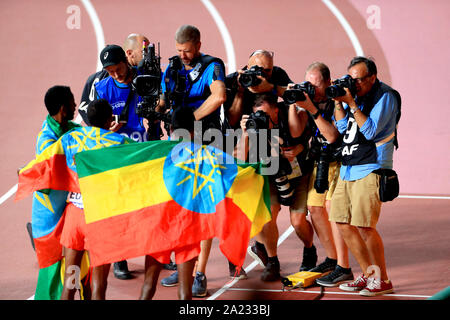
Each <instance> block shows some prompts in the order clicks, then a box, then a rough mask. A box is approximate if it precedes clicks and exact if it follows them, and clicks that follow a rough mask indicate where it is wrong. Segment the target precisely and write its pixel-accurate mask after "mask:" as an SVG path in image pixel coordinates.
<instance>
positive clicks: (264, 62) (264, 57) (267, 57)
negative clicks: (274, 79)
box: [247, 50, 273, 79]
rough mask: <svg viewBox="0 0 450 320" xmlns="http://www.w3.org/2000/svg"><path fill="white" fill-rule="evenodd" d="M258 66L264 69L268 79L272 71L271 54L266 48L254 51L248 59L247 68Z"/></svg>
mask: <svg viewBox="0 0 450 320" xmlns="http://www.w3.org/2000/svg"><path fill="white" fill-rule="evenodd" d="M253 66H258V67H261V68H263V69H264V73H265V75H266V78H267V79H270V77H271V76H272V71H273V54H272V53H271V52H270V51H266V50H257V51H255V52H254V53H253V54H252V55H251V56H250V58H249V59H248V64H247V68H249V69H250V68H251V67H253Z"/></svg>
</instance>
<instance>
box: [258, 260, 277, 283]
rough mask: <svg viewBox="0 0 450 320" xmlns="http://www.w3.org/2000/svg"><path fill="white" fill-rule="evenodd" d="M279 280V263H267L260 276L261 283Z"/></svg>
mask: <svg viewBox="0 0 450 320" xmlns="http://www.w3.org/2000/svg"><path fill="white" fill-rule="evenodd" d="M279 279H280V263H279V262H273V261H269V262H267V265H266V267H265V268H264V270H263V272H262V274H261V280H262V281H277V280H279Z"/></svg>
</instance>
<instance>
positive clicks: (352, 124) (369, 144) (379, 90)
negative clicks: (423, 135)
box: [342, 79, 401, 166]
mask: <svg viewBox="0 0 450 320" xmlns="http://www.w3.org/2000/svg"><path fill="white" fill-rule="evenodd" d="M387 92H391V93H392V94H393V95H394V97H395V98H396V100H397V103H398V114H397V119H396V123H398V122H399V120H400V116H401V112H400V107H401V97H400V94H399V93H398V92H397V91H396V90H394V89H393V88H391V87H389V86H388V85H386V84H384V83H382V82H380V81H379V80H378V79H377V80H376V81H375V83H374V85H373V87H372V89H371V90H370V91H369V93H367V94H366V95H365V96H364V97H362V98H357V99H356V100H355V102H356V104H357V105H358V106H362V108H361V112H362V113H364V114H365V115H366V116H367V117H369V115H370V112H371V111H372V109H373V107H374V106H375V105H376V104H377V102H378V101H379V100H380V99H381V97H382V96H383V95H384V94H385V93H387ZM348 115H349V118H348V124H347V130H346V132H345V135H344V138H343V142H342V146H343V149H342V164H343V165H346V166H349V165H360V164H369V163H377V148H376V144H375V142H374V141H373V140H367V139H366V138H365V137H364V135H363V134H362V133H361V132H360V130H359V126H358V125H357V123H356V120H355V117H354V115H353V114H352V113H351V112H350V111H348ZM355 131H356V134H355ZM349 139H350V140H349ZM394 145H395V146H396V147H397V148H398V142H397V129H395V137H394Z"/></svg>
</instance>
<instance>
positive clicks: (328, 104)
mask: <svg viewBox="0 0 450 320" xmlns="http://www.w3.org/2000/svg"><path fill="white" fill-rule="evenodd" d="M330 88H331V90H330ZM340 88H341V87H338V88H337V89H336V88H335V87H331V78H330V70H329V68H328V67H327V66H326V65H325V64H323V63H321V62H314V63H312V64H311V65H309V66H308V68H307V69H306V73H305V82H303V83H301V84H298V85H289V87H288V90H286V91H285V93H284V98H285V101H286V100H287V101H288V103H295V104H296V106H298V107H299V108H302V109H305V110H307V111H308V113H309V124H310V126H311V129H312V138H311V142H310V149H309V153H308V159H310V160H312V161H313V162H314V169H313V171H312V174H311V176H310V180H309V186H308V200H307V206H308V210H309V212H310V217H311V221H312V226H313V227H314V230H315V232H316V234H317V236H318V238H319V240H320V242H321V244H322V246H323V247H324V249H325V252H326V254H327V257H326V259H325V260H324V261H323V262H322V263H320V264H319V265H317V266H316V263H317V259H318V257H317V252H316V248H315V246H314V245H312V246H311V247H307V246H306V245H305V248H304V250H303V262H302V265H301V266H300V271H312V272H320V273H326V272H330V271H332V272H331V273H330V274H329V275H327V276H325V277H322V278H320V279H318V280H317V283H318V284H320V285H324V286H337V285H339V283H341V282H342V281H345V280H352V279H353V274H352V272H351V269H350V268H349V264H348V263H349V261H348V250H347V247H346V246H345V243H344V241H343V239H342V237H341V236H340V234H339V232H338V230H337V227H336V225H335V223H330V222H329V221H328V211H329V207H330V203H331V196H332V194H333V191H334V188H335V186H336V183H337V179H338V177H339V168H340V146H341V143H342V136H341V135H340V134H339V132H338V130H337V128H336V127H335V126H334V122H333V112H334V102H333V100H332V99H330V98H329V97H328V96H327V94H326V93H327V92H329V91H333V90H334V91H337V90H338V89H340ZM334 91H333V92H334ZM302 218H303V217H302ZM302 224H308V225H309V222H308V221H307V220H305V219H302V220H297V221H295V222H294V225H297V228H296V230H297V229H299V230H302V229H307V228H306V227H305V226H303V227H302V226H301V225H302ZM310 237H311V238H310V241H311V243H312V234H310Z"/></svg>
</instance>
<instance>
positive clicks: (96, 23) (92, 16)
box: [74, 0, 105, 124]
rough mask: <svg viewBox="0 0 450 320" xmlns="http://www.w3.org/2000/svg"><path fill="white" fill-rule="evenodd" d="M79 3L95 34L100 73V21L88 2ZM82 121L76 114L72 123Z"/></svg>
mask: <svg viewBox="0 0 450 320" xmlns="http://www.w3.org/2000/svg"><path fill="white" fill-rule="evenodd" d="M81 3H82V4H83V6H84V8H85V9H86V11H87V13H88V15H89V19H90V20H91V22H92V26H93V27H94V32H95V39H96V40H97V69H96V70H97V71H100V70H101V69H102V68H103V67H102V63H101V61H100V52H101V51H102V50H103V48H104V47H105V35H104V33H103V27H102V24H101V22H100V19H99V17H98V15H97V11H96V10H95V8H94V6H93V5H92V3H91V1H90V0H81ZM81 121H82V118H81V115H80V114H78V115H77V117H76V118H75V120H74V122H76V123H78V124H80V123H81Z"/></svg>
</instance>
